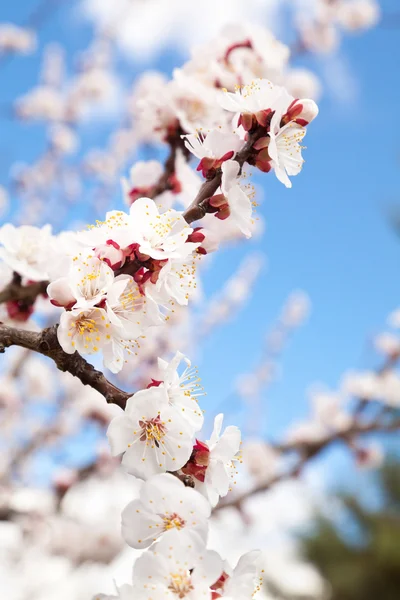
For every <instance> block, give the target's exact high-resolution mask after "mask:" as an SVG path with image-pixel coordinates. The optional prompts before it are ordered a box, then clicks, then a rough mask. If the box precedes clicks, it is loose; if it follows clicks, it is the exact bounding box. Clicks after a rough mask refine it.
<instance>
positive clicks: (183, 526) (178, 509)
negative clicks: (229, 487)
mask: <svg viewBox="0 0 400 600" xmlns="http://www.w3.org/2000/svg"><path fill="white" fill-rule="evenodd" d="M210 512H211V507H210V504H209V503H208V502H207V500H206V499H205V498H204V496H202V495H201V494H199V492H196V491H195V490H193V489H192V488H189V487H185V486H184V484H183V483H182V482H181V481H179V479H178V478H177V477H174V476H173V475H170V474H168V473H163V474H161V475H154V477H151V479H149V480H148V481H146V482H145V483H144V484H143V486H142V488H141V490H140V498H138V499H137V500H133V502H130V503H129V504H128V506H127V507H126V508H125V509H124V511H123V513H122V535H123V538H124V539H125V541H126V542H127V544H129V546H132V548H147V547H148V546H151V544H153V542H156V541H157V540H158V539H159V538H160V537H161V536H165V537H168V536H169V535H170V533H171V532H172V531H178V532H185V533H190V534H191V535H198V536H200V538H201V539H202V540H203V541H204V543H205V542H206V537H207V531H208V522H207V519H208V517H209V516H210ZM182 539H183V538H182Z"/></svg>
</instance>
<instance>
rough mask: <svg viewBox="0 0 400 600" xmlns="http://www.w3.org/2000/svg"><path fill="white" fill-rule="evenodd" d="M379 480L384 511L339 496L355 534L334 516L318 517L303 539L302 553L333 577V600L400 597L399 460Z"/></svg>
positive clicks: (396, 599) (391, 599) (389, 464)
mask: <svg viewBox="0 0 400 600" xmlns="http://www.w3.org/2000/svg"><path fill="white" fill-rule="evenodd" d="M377 483H378V486H379V492H380V494H381V498H382V506H381V508H380V510H379V511H374V512H373V511H369V510H367V509H366V508H365V506H364V505H363V504H362V503H361V502H360V500H359V497H356V496H343V495H341V496H340V499H341V500H342V502H343V504H344V506H345V509H346V511H347V513H348V519H346V522H348V523H350V524H351V527H352V528H351V531H353V527H354V526H356V527H355V528H356V529H357V532H358V533H357V535H356V536H354V535H353V536H352V535H349V536H347V535H345V536H343V534H342V533H341V532H340V531H339V530H338V528H337V526H336V525H335V524H334V523H333V522H332V521H331V520H330V519H329V518H327V517H324V516H318V517H317V518H316V522H315V527H314V531H313V533H312V534H310V535H309V536H307V537H305V538H303V539H302V547H303V553H304V555H305V557H306V558H307V559H308V560H310V561H311V562H312V563H313V564H314V565H315V566H316V567H317V568H318V569H319V570H320V572H321V573H322V575H323V576H324V577H325V579H326V580H327V581H328V584H329V585H330V587H331V594H332V595H331V598H332V600H400V463H399V462H398V461H396V460H394V459H391V460H390V461H388V462H387V464H386V465H385V466H384V467H382V469H381V470H380V471H379V472H378V474H377ZM360 495H361V496H362V490H361V494H360ZM355 537H356V538H357V539H356V541H353V539H354V538H355ZM349 538H350V539H351V540H352V541H349Z"/></svg>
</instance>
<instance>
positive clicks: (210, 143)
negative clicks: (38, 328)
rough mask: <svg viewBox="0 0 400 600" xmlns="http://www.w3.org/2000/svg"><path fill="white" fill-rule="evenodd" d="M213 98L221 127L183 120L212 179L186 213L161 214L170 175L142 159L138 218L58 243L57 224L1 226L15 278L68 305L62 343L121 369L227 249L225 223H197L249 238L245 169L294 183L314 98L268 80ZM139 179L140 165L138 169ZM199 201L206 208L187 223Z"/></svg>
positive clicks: (109, 218) (173, 177)
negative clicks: (201, 266)
mask: <svg viewBox="0 0 400 600" xmlns="http://www.w3.org/2000/svg"><path fill="white" fill-rule="evenodd" d="M214 92H215V93H216V95H215V97H214V104H215V110H216V113H217V114H218V116H219V118H220V119H221V121H220V124H219V125H218V126H217V127H215V128H213V129H209V130H204V129H203V128H201V129H199V130H197V131H196V132H195V133H186V134H180V133H179V131H181V129H180V128H178V129H176V127H177V125H176V122H175V121H174V123H175V125H174V127H175V133H174V135H175V136H178V137H177V138H176V140H177V142H179V143H181V146H182V148H185V149H186V151H187V152H188V153H191V154H193V155H194V156H196V158H197V159H199V163H198V166H197V171H199V172H201V174H202V177H203V181H204V183H203V185H202V186H201V187H200V188H199V189H198V192H197V195H195V198H194V199H193V198H189V202H186V203H187V204H190V202H192V204H191V205H190V206H189V207H188V208H187V210H186V211H185V212H182V211H179V210H175V209H173V208H170V207H169V208H166V207H165V206H164V207H160V208H159V206H158V205H157V204H156V203H155V201H154V200H153V195H154V193H155V192H154V185H155V186H156V187H157V185H158V182H160V181H162V180H163V177H164V175H163V174H161V173H160V172H159V171H158V170H157V169H154V165H151V164H147V165H146V163H143V166H142V172H141V176H142V179H141V181H140V182H138V181H136V183H135V182H133V183H132V185H130V183H129V182H124V191H125V195H126V197H127V199H128V203H129V204H130V211H129V214H127V213H125V212H123V211H111V212H109V213H107V215H106V218H105V220H104V221H101V222H97V223H96V225H95V226H92V227H90V228H89V229H88V230H87V231H81V232H78V233H64V234H60V235H59V236H57V237H54V236H52V235H51V231H50V227H49V226H46V227H44V228H42V229H40V230H39V229H36V228H33V227H29V226H25V227H21V228H19V229H18V230H17V229H16V228H15V227H13V226H12V225H5V226H4V227H3V228H2V229H1V230H0V243H1V244H2V245H3V248H2V249H1V250H0V252H1V257H2V258H3V260H4V261H5V262H6V264H7V265H8V266H9V267H10V268H11V269H12V270H13V271H14V272H15V273H17V275H18V276H19V277H25V278H27V280H28V281H27V282H26V283H27V284H28V285H29V282H30V281H45V280H50V284H49V286H48V288H47V294H48V296H49V298H50V300H51V302H52V304H53V305H55V306H58V307H62V308H64V312H63V313H62V314H61V317H60V324H59V327H58V340H59V342H60V345H61V347H62V348H63V350H64V351H65V352H67V353H70V354H72V353H74V352H75V351H78V352H79V353H80V354H89V355H90V354H96V353H98V352H100V351H102V353H103V357H104V364H105V366H106V367H107V368H109V369H110V370H111V371H112V372H115V373H117V372H119V371H120V370H121V369H122V367H123V365H124V360H125V355H126V353H128V354H129V353H130V354H135V353H136V352H137V349H138V348H139V346H140V339H142V338H143V337H144V336H145V335H146V332H147V331H148V330H149V329H150V328H152V327H154V326H157V325H160V324H162V323H163V321H164V320H165V319H168V312H171V311H173V310H174V306H175V305H181V306H184V305H186V304H188V302H189V300H190V298H191V297H192V296H193V294H194V293H195V291H196V286H197V284H196V266H197V262H198V260H199V258H200V257H201V256H202V255H204V254H207V252H210V251H211V250H214V249H215V248H216V247H217V245H218V243H217V240H218V239H219V237H220V236H219V235H217V236H215V233H219V230H218V227H217V229H216V230H214V232H212V231H210V230H209V229H208V227H207V221H206V219H204V223H203V222H202V223H201V225H202V226H201V227H194V228H193V227H192V226H191V225H190V223H191V222H192V221H196V220H199V219H200V218H202V217H209V219H210V218H211V219H212V220H213V221H214V222H218V223H221V222H223V221H229V223H230V224H231V225H230V226H231V227H232V228H233V229H236V231H238V232H240V233H241V234H242V235H244V236H246V237H250V236H251V235H252V228H253V225H254V218H253V206H252V205H253V199H252V197H253V194H254V192H253V191H252V190H251V187H250V188H249V187H248V186H246V185H243V184H242V181H241V180H242V169H243V166H244V165H245V164H247V165H251V166H255V167H256V168H258V169H260V170H261V171H263V172H268V171H270V170H271V169H273V170H274V171H275V173H276V175H277V177H278V178H279V179H280V180H281V181H282V182H283V183H284V184H285V185H286V186H287V187H290V186H291V182H290V179H289V176H292V175H296V174H298V173H299V171H300V169H301V167H302V163H303V159H302V156H301V149H302V147H301V145H300V143H301V141H302V139H303V137H304V135H305V131H306V129H305V128H306V126H307V125H308V123H309V122H310V121H311V120H312V119H313V118H314V117H315V116H316V115H317V113H318V109H317V106H316V104H315V102H313V101H312V100H298V99H295V98H293V97H292V96H291V95H290V94H289V93H288V92H287V91H286V90H285V89H284V88H283V87H281V86H277V85H274V84H272V83H271V81H269V80H267V79H255V80H254V81H252V82H251V83H250V84H248V85H245V86H237V89H236V91H235V92H228V91H227V90H225V91H221V90H219V89H218V90H214ZM232 119H233V121H232ZM229 123H230V124H229ZM171 127H172V124H171V122H170V121H168V122H166V123H165V131H164V135H165V136H171V135H172V133H171ZM168 131H169V133H168ZM186 166H187V165H186ZM188 168H189V167H188ZM154 171H155V173H156V176H157V177H158V181H154V179H152V183H151V184H149V182H148V181H147V182H146V174H148V176H149V177H151V178H153V177H154ZM183 171H184V169H183ZM139 175H140V173H139V172H138V169H137V168H136V172H135V173H131V177H132V176H134V177H135V178H139ZM167 183H168V188H169V189H170V188H171V185H172V186H173V187H175V188H177V190H179V189H181V187H182V186H181V184H180V180H179V178H178V177H177V174H176V173H175V170H174V169H172V172H171V173H169V178H168V182H167ZM210 185H212V187H211V188H210V191H209V192H208V186H210ZM170 193H171V192H170ZM144 194H147V195H148V196H149V197H147V196H146V195H144ZM192 205H193V207H194V209H195V210H196V211H197V210H200V212H196V215H195V216H194V217H193V218H192V217H191V218H188V216H187V215H188V214H189V213H190V210H191V207H192ZM200 207H201V208H200ZM214 217H217V219H214ZM221 237H223V235H222V236H221ZM50 255H51V256H52V257H53V258H52V261H49V256H50ZM56 257H58V258H56ZM11 309H12V310H11ZM31 312H32V305H29V306H28V307H25V306H22V307H21V306H19V305H17V306H14V305H13V306H11V305H10V307H9V315H10V316H14V317H18V318H19V320H20V321H23V320H24V319H25V317H28V316H29V315H30V314H31Z"/></svg>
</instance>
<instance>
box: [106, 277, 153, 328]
mask: <svg viewBox="0 0 400 600" xmlns="http://www.w3.org/2000/svg"><path fill="white" fill-rule="evenodd" d="M106 309H107V315H108V318H109V319H110V322H111V323H112V325H113V327H114V328H115V329H117V330H118V331H119V333H120V336H121V337H122V338H124V339H136V338H138V337H139V336H140V335H142V334H143V333H144V331H146V329H147V328H148V327H150V326H151V325H161V324H162V323H163V319H162V317H161V314H160V311H159V308H158V305H157V304H156V302H154V300H152V299H151V298H150V297H148V296H145V295H144V294H143V293H142V291H141V290H140V288H139V286H138V284H137V283H136V282H135V280H134V279H133V277H131V276H130V275H118V276H117V277H116V278H115V279H114V281H113V283H112V285H111V286H110V288H109V289H108V293H107V299H106Z"/></svg>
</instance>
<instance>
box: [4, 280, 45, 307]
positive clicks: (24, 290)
mask: <svg viewBox="0 0 400 600" xmlns="http://www.w3.org/2000/svg"><path fill="white" fill-rule="evenodd" d="M48 285H49V282H48V281H36V282H34V283H30V284H29V285H22V283H21V277H20V276H19V275H18V274H16V273H15V274H14V277H13V279H12V280H11V281H10V283H9V284H8V285H7V286H6V287H5V288H4V289H3V290H2V291H1V292H0V304H2V303H3V302H10V301H13V300H14V301H16V302H23V303H26V304H30V305H32V304H33V303H34V302H35V300H36V298H37V297H38V296H40V294H45V293H46V289H47V286H48Z"/></svg>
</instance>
